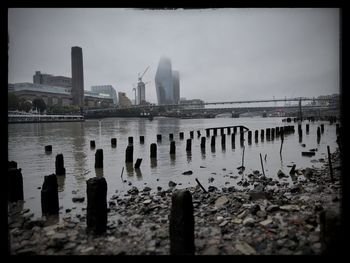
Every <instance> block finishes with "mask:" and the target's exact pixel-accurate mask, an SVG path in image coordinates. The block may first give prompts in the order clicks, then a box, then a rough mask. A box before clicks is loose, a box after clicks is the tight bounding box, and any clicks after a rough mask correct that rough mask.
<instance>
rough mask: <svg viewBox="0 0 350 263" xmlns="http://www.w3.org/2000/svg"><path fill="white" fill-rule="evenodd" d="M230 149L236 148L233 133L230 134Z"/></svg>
mask: <svg viewBox="0 0 350 263" xmlns="http://www.w3.org/2000/svg"><path fill="white" fill-rule="evenodd" d="M231 147H232V149H235V148H236V134H235V133H232V134H231Z"/></svg>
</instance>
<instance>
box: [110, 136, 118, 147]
mask: <svg viewBox="0 0 350 263" xmlns="http://www.w3.org/2000/svg"><path fill="white" fill-rule="evenodd" d="M111 146H112V147H116V146H117V138H111Z"/></svg>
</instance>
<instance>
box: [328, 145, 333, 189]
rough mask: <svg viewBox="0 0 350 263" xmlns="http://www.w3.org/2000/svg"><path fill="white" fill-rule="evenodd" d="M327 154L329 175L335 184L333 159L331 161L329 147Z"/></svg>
mask: <svg viewBox="0 0 350 263" xmlns="http://www.w3.org/2000/svg"><path fill="white" fill-rule="evenodd" d="M327 153H328V166H329V173H330V175H331V182H332V183H333V182H334V178H333V167H332V159H331V151H330V150H329V145H327Z"/></svg>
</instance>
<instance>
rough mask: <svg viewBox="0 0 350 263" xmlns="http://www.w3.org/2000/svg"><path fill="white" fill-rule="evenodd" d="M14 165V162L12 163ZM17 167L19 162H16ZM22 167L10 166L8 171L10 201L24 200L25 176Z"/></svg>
mask: <svg viewBox="0 0 350 263" xmlns="http://www.w3.org/2000/svg"><path fill="white" fill-rule="evenodd" d="M12 165H13V164H12ZM16 167H17V163H16ZM21 171H22V169H17V168H14V167H13V168H9V169H8V172H7V184H8V188H7V193H8V200H9V201H10V202H17V201H18V200H23V177H22V173H21Z"/></svg>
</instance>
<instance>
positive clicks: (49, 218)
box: [43, 214, 60, 226]
mask: <svg viewBox="0 0 350 263" xmlns="http://www.w3.org/2000/svg"><path fill="white" fill-rule="evenodd" d="M43 218H44V219H46V220H45V223H44V225H45V226H51V225H55V224H57V223H58V222H59V219H60V218H59V215H58V214H56V215H46V216H43Z"/></svg>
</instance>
